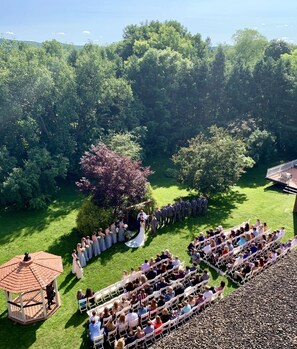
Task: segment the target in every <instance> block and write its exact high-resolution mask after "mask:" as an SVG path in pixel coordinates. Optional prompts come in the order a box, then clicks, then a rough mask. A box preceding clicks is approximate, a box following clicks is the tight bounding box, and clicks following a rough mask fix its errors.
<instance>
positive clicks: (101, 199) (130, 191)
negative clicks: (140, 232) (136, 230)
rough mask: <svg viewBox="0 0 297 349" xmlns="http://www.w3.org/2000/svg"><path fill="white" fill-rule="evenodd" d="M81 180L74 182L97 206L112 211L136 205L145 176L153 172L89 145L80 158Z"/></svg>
mask: <svg viewBox="0 0 297 349" xmlns="http://www.w3.org/2000/svg"><path fill="white" fill-rule="evenodd" d="M81 167H82V171H83V173H84V177H83V178H81V179H80V181H79V182H77V186H78V188H79V189H80V190H81V191H82V192H83V193H85V194H88V195H89V194H91V195H92V196H93V198H94V202H95V203H96V204H97V205H99V206H105V207H109V206H111V207H113V208H115V210H117V209H119V208H122V207H125V206H129V205H131V204H135V203H137V202H139V201H140V200H141V199H142V198H143V197H144V196H145V193H146V184H147V177H148V176H149V175H150V174H151V173H152V172H151V171H150V169H149V168H147V167H142V166H141V164H140V163H139V162H137V161H134V160H131V159H129V158H128V157H123V156H120V155H118V154H116V153H114V152H113V151H111V150H109V149H108V148H107V146H106V145H104V144H101V145H98V146H94V145H93V146H92V147H91V148H90V150H89V151H87V152H85V154H84V155H83V157H82V158H81Z"/></svg>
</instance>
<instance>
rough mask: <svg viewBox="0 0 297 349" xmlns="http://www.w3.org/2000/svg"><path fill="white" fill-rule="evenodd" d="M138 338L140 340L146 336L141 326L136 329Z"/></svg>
mask: <svg viewBox="0 0 297 349" xmlns="http://www.w3.org/2000/svg"><path fill="white" fill-rule="evenodd" d="M135 336H136V338H137V339H139V338H142V337H144V336H145V332H144V330H143V329H142V328H141V327H140V326H137V329H136V335H135Z"/></svg>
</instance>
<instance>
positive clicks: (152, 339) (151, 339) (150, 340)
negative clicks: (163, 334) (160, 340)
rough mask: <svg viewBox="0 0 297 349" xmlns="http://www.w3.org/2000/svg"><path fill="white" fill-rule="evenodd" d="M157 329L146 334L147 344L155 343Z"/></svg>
mask: <svg viewBox="0 0 297 349" xmlns="http://www.w3.org/2000/svg"><path fill="white" fill-rule="evenodd" d="M155 340H156V339H155V331H153V332H151V333H148V334H147V335H146V336H145V344H146V345H147V346H148V345H149V344H153V343H155Z"/></svg>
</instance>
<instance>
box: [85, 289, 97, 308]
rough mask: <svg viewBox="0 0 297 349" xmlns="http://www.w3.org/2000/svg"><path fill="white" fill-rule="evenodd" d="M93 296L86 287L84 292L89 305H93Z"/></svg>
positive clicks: (90, 290)
mask: <svg viewBox="0 0 297 349" xmlns="http://www.w3.org/2000/svg"><path fill="white" fill-rule="evenodd" d="M93 296H94V292H93V291H92V289H91V288H90V287H88V288H87V290H86V298H87V301H88V303H89V304H90V305H93V304H95V298H93Z"/></svg>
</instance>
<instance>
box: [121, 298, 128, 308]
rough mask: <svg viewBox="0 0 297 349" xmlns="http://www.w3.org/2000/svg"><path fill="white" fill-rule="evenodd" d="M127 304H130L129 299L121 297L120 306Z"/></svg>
mask: <svg viewBox="0 0 297 349" xmlns="http://www.w3.org/2000/svg"><path fill="white" fill-rule="evenodd" d="M128 305H130V301H129V300H128V299H126V298H125V297H122V300H121V302H120V306H121V307H122V308H126V307H127V306H128Z"/></svg>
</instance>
